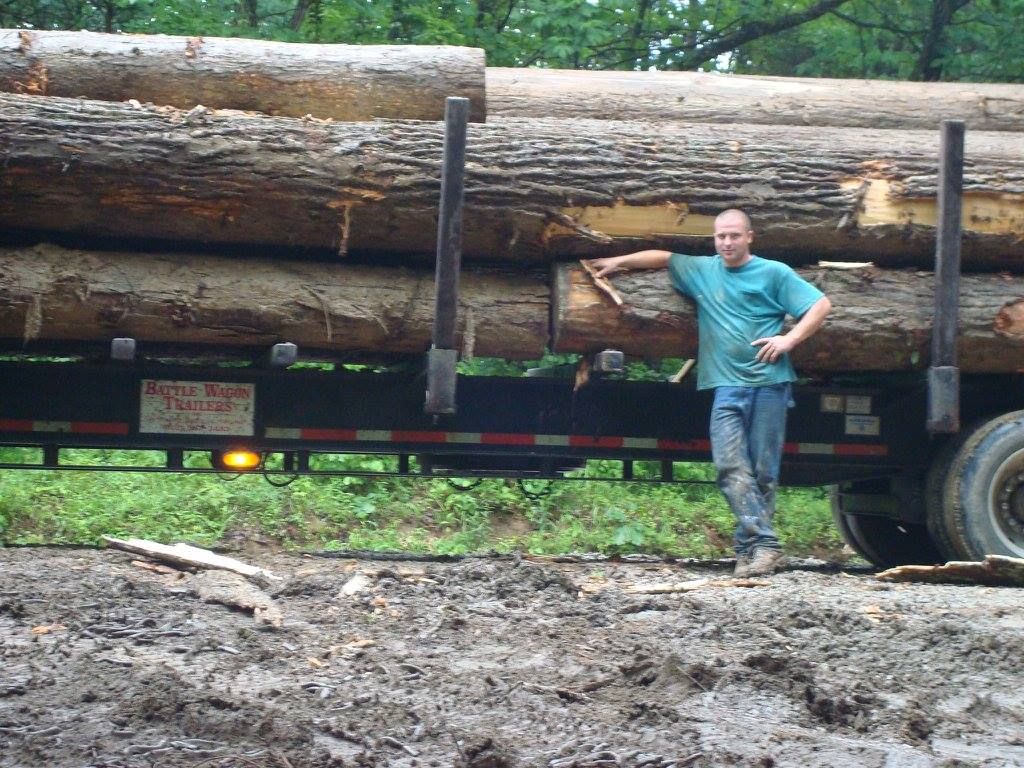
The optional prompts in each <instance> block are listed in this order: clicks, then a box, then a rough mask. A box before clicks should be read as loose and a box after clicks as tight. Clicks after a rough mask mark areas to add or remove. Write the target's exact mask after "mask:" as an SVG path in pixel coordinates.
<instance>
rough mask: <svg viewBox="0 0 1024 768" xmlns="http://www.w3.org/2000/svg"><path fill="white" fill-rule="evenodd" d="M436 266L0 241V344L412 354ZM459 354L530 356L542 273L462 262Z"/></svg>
mask: <svg viewBox="0 0 1024 768" xmlns="http://www.w3.org/2000/svg"><path fill="white" fill-rule="evenodd" d="M433 277H434V273H433V272H432V271H429V270H426V269H418V270H412V269H408V268H402V267H360V266H354V265H346V264H322V263H316V262H299V261H283V262H282V261H272V260H267V259H262V258H251V259H245V260H239V259H234V258H229V257H224V256H205V255H204V256H196V255H184V254H137V253H118V252H96V251H77V250H65V249H63V248H58V247H56V246H52V245H38V246H33V247H23V248H5V249H0V344H2V346H3V347H4V348H7V349H12V348H15V349H27V350H37V349H48V348H51V349H52V348H54V347H55V345H60V344H61V343H64V342H70V343H79V342H89V341H93V342H108V341H109V340H110V339H111V338H114V337H118V336H131V337H134V338H136V339H138V340H139V341H140V342H142V344H143V348H144V349H146V350H150V351H152V350H154V349H162V348H164V347H166V346H172V347H174V348H175V349H177V348H182V347H191V346H193V345H199V346H205V347H207V348H208V349H214V350H215V351H223V350H226V349H232V348H233V349H246V348H259V347H262V348H266V347H267V346H269V345H270V344H273V343H275V342H279V341H291V342H293V343H295V344H298V345H299V347H300V349H302V350H303V351H304V352H322V353H331V354H332V355H333V356H337V355H338V354H339V353H367V354H368V355H370V356H377V355H383V354H388V353H413V354H415V353H422V352H424V351H425V350H427V349H428V348H429V346H430V332H431V323H432V320H433V310H434V284H433ZM459 302H460V311H459V323H458V337H459V344H460V345H461V347H462V349H463V352H464V354H466V353H468V354H476V355H482V356H497V357H507V358H515V359H534V358H538V357H540V356H541V355H542V354H543V353H544V349H545V346H546V344H547V341H548V287H547V281H546V278H545V276H544V275H540V276H531V275H527V274H519V273H516V274H511V275H510V274H501V273H496V272H494V271H487V272H484V271H480V270H467V272H466V274H464V275H463V278H462V286H461V290H460V294H459Z"/></svg>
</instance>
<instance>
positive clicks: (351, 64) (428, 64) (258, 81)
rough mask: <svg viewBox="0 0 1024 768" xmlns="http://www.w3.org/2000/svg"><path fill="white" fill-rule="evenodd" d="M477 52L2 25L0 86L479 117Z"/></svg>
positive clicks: (416, 116) (306, 110)
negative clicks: (450, 107)
mask: <svg viewBox="0 0 1024 768" xmlns="http://www.w3.org/2000/svg"><path fill="white" fill-rule="evenodd" d="M484 87H485V86H484V52H483V51H482V50H480V49H478V48H458V47H455V46H440V45H434V46H428V45H422V46H413V45H408V46H401V45H316V44H312V43H277V42H269V41H266V40H243V39H238V38H218V37H174V36H168V35H111V34H103V33H98V32H63V31H45V30H40V31H36V30H25V29H4V30H0V91H5V92H8V93H24V94H31V95H36V96H69V97H72V98H75V97H83V98H88V99H101V100H104V101H127V100H129V99H135V100H137V101H142V102H146V101H148V102H153V103H154V104H160V105H164V104H170V105H173V106H176V107H181V108H183V109H191V108H192V107H195V106H196V105H198V104H202V105H204V106H206V107H207V108H211V109H213V108H223V109H241V110H253V111H256V112H265V113H267V114H270V115H284V116H291V117H303V116H304V115H307V114H309V115H312V116H314V117H319V118H333V119H335V120H373V119H375V118H404V119H408V120H443V119H444V100H445V98H446V97H447V96H464V97H466V98H468V99H469V100H470V120H472V121H479V122H482V121H483V120H484V115H485V109H486V104H485V97H484Z"/></svg>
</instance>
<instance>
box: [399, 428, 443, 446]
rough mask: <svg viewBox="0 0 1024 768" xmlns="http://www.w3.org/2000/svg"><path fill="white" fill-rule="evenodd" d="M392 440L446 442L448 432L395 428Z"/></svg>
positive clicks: (403, 441) (402, 441) (401, 441)
mask: <svg viewBox="0 0 1024 768" xmlns="http://www.w3.org/2000/svg"><path fill="white" fill-rule="evenodd" d="M391 441H392V442H394V443H446V442H448V433H447V432H418V431H413V430H398V429H396V430H393V431H392V432H391Z"/></svg>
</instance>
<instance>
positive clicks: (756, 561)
mask: <svg viewBox="0 0 1024 768" xmlns="http://www.w3.org/2000/svg"><path fill="white" fill-rule="evenodd" d="M785 564H786V556H785V555H784V554H783V552H782V550H781V549H767V548H765V547H761V548H759V549H755V550H754V556H753V557H752V558H751V559H750V565H748V566H747V572H746V573H745V574H744V575H745V576H767V575H768V574H770V573H775V572H776V571H777V570H779V569H780V568H782V567H783V566H784V565H785Z"/></svg>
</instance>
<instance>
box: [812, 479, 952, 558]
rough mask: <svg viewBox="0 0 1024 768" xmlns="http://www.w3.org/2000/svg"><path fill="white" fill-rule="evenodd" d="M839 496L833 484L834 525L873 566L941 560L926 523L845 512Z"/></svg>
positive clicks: (837, 488) (848, 542)
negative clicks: (916, 523)
mask: <svg viewBox="0 0 1024 768" xmlns="http://www.w3.org/2000/svg"><path fill="white" fill-rule="evenodd" d="M842 496H843V494H842V491H840V490H839V487H838V486H833V487H832V489H831V497H832V517H833V519H834V520H835V521H836V527H837V528H838V529H839V532H840V534H842V537H843V540H844V541H845V542H846V543H847V544H849V545H850V548H851V549H852V550H853V551H854V552H856V553H857V554H858V555H860V556H861V557H863V558H864V559H865V560H867V561H868V562H869V563H871V564H872V565H874V566H875V567H877V568H894V567H895V566H897V565H932V564H934V563H938V562H944V561H943V558H942V554H941V553H940V552H939V550H938V548H937V547H936V546H935V543H934V542H933V541H932V539H931V537H930V536H929V535H928V529H927V528H926V527H925V526H923V525H915V524H914V523H906V522H903V521H902V520H894V519H892V518H891V517H883V516H880V515H858V514H850V513H847V512H844V511H843V499H842Z"/></svg>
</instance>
